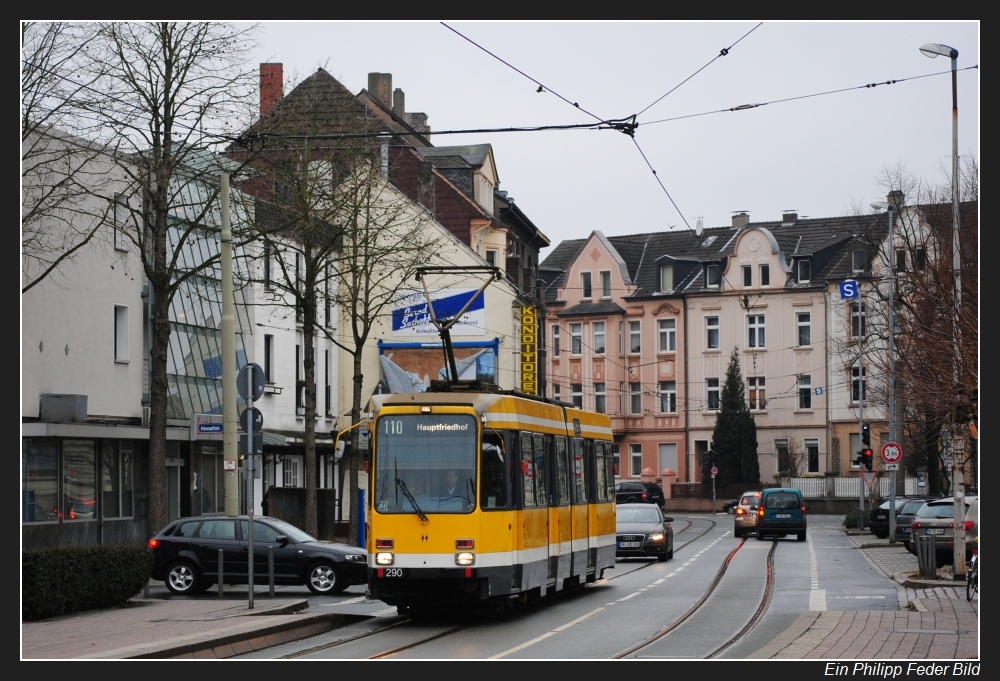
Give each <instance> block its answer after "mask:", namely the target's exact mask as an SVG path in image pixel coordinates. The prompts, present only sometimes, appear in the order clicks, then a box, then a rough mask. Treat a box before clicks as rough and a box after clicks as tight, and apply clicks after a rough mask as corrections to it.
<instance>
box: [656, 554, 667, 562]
mask: <svg viewBox="0 0 1000 681" xmlns="http://www.w3.org/2000/svg"><path fill="white" fill-rule="evenodd" d="M669 557H670V554H668V553H667V552H663V553H662V554H660V555H659V556H657V557H656V560H658V561H660V562H661V563H666V562H667V558H669Z"/></svg>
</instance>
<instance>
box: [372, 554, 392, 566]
mask: <svg viewBox="0 0 1000 681" xmlns="http://www.w3.org/2000/svg"><path fill="white" fill-rule="evenodd" d="M393 561H394V557H393V555H392V554H391V553H389V552H388V551H380V552H379V553H376V554H375V564H376V565H392V563H393Z"/></svg>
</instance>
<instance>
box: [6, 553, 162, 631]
mask: <svg viewBox="0 0 1000 681" xmlns="http://www.w3.org/2000/svg"><path fill="white" fill-rule="evenodd" d="M152 568H153V554H152V553H151V552H150V551H149V549H147V548H146V547H145V546H87V547H74V548H59V549H24V550H22V551H21V618H22V620H25V621H34V620H41V619H46V618H49V617H57V616H59V615H69V614H71V613H76V612H84V611H87V610H97V609H100V608H113V607H116V606H120V605H124V604H125V603H126V602H128V600H129V599H130V598H132V597H133V596H135V595H137V594H138V593H140V592H141V591H142V590H143V588H144V587H145V586H146V584H147V583H148V582H149V577H150V571H151V570H152Z"/></svg>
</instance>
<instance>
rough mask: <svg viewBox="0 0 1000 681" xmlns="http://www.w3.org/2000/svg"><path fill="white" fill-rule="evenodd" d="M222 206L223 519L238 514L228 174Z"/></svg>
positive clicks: (224, 175)
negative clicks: (224, 509) (224, 503)
mask: <svg viewBox="0 0 1000 681" xmlns="http://www.w3.org/2000/svg"><path fill="white" fill-rule="evenodd" d="M220 179H221V188H220V192H219V200H220V201H221V203H222V237H221V242H222V244H221V246H222V251H221V253H220V259H221V261H222V467H223V473H224V475H223V485H224V490H225V495H226V496H225V499H226V515H227V516H230V517H233V516H237V515H239V512H240V486H239V477H238V476H239V469H238V467H237V465H236V461H237V459H238V458H239V457H238V454H237V451H236V448H237V443H238V442H239V434H238V433H237V432H236V423H237V416H236V303H235V301H234V299H233V231H232V227H231V226H230V221H229V173H222V174H221V178H220Z"/></svg>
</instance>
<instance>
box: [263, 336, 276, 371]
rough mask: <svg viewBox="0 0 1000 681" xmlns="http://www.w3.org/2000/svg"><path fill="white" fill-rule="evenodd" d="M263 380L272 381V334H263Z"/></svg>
mask: <svg viewBox="0 0 1000 681" xmlns="http://www.w3.org/2000/svg"><path fill="white" fill-rule="evenodd" d="M264 382H265V383H274V336H272V335H271V334H269V333H265V334H264Z"/></svg>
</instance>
